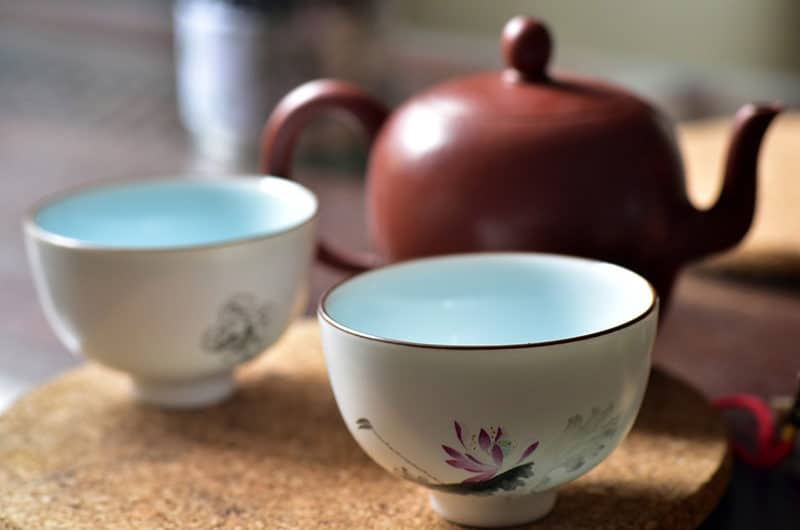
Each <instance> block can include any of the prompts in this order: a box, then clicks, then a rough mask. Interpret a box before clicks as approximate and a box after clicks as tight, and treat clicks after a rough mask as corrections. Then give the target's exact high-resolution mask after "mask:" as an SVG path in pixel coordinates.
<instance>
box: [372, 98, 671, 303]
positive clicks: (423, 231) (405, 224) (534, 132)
mask: <svg viewBox="0 0 800 530" xmlns="http://www.w3.org/2000/svg"><path fill="white" fill-rule="evenodd" d="M438 93H439V91H435V92H433V93H431V94H430V96H428V95H426V94H423V95H420V96H417V97H416V98H414V100H412V101H410V102H409V103H407V104H406V105H404V106H402V107H400V108H399V109H397V110H396V111H395V112H394V114H393V115H392V116H391V117H390V118H389V119H388V121H387V122H386V124H385V125H384V127H383V129H382V130H381V132H380V133H379V134H378V136H377V138H376V140H375V143H374V147H373V150H372V152H371V155H370V162H369V167H368V175H369V176H368V183H367V207H368V216H369V222H368V225H369V228H370V235H371V238H372V240H373V242H374V244H375V246H376V247H377V248H378V249H379V250H380V252H381V253H382V255H383V256H385V257H386V258H387V259H388V260H389V261H399V260H404V259H408V258H413V257H419V256H425V255H433V254H441V253H456V252H474V251H498V250H509V251H543V252H556V253H562V254H572V255H578V256H591V257H594V258H600V259H605V260H608V261H612V262H615V263H619V264H622V265H625V266H628V267H631V268H633V269H634V270H638V271H639V272H642V273H644V275H645V276H646V277H648V278H649V279H651V281H654V283H662V285H663V286H664V288H663V289H662V290H664V291H665V290H666V288H665V286H666V284H667V283H668V282H669V280H670V279H671V277H672V275H673V274H674V269H675V268H676V267H677V265H678V264H679V261H680V257H679V256H669V255H665V254H664V248H665V247H664V243H667V242H668V241H669V239H670V236H671V230H672V228H673V227H674V226H675V223H674V220H675V218H676V217H678V216H679V215H680V214H681V213H683V212H681V211H680V209H681V205H682V204H685V203H686V198H685V192H684V177H683V169H682V165H681V160H680V157H679V155H678V151H677V149H676V146H675V143H674V140H673V133H672V130H671V124H670V123H669V122H668V120H666V119H665V118H664V117H663V116H662V115H661V114H660V113H659V112H658V111H656V110H655V109H653V108H652V107H650V106H649V105H647V104H645V103H640V104H639V105H638V106H636V107H635V108H628V109H627V112H626V114H625V115H622V116H620V119H619V120H617V121H616V122H615V120H614V119H613V118H609V117H608V116H603V117H602V119H600V120H598V119H594V117H593V116H581V115H576V116H575V117H574V119H573V120H560V121H559V122H558V123H556V124H552V123H551V124H543V125H542V126H541V127H531V126H529V125H528V124H526V126H525V127H521V126H519V124H515V123H513V122H509V121H496V120H491V119H486V120H483V119H480V118H476V114H479V113H478V112H477V111H476V110H475V109H464V108H459V109H456V110H453V111H452V112H448V111H447V107H448V105H452V100H451V99H448V100H447V101H437V97H438ZM462 103H463V102H462ZM460 116H463V118H460ZM661 278H663V279H664V280H663V281H662V280H660V279H661ZM658 287H659V286H658V285H656V288H658Z"/></svg>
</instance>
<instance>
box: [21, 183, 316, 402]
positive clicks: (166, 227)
mask: <svg viewBox="0 0 800 530" xmlns="http://www.w3.org/2000/svg"><path fill="white" fill-rule="evenodd" d="M316 217H317V200H316V198H315V197H314V195H313V194H312V193H311V192H310V191H308V190H307V189H305V188H304V187H302V186H300V185H299V184H296V183H294V182H290V181H288V180H284V179H279V178H274V177H230V178H225V179H218V180H192V179H185V178H184V179H165V180H141V181H135V182H126V183H112V184H102V185H99V186H92V187H88V188H83V189H81V190H78V191H74V192H69V193H67V194H62V195H60V196H58V197H55V198H52V199H48V200H45V201H44V202H42V203H40V204H39V205H37V206H35V207H34V208H33V210H32V211H31V213H30V215H29V216H28V218H27V219H26V220H25V239H26V245H27V250H28V258H29V261H30V264H31V269H32V271H33V277H34V281H35V284H36V288H37V291H38V294H39V298H40V300H41V303H42V306H43V308H44V311H45V314H46V316H47V318H48V320H49V322H50V324H51V326H52V327H53V329H54V330H55V332H56V334H57V335H58V337H59V338H60V339H61V341H62V342H63V343H64V344H65V345H66V346H67V348H68V349H70V350H71V351H73V352H75V353H81V354H83V355H84V356H86V357H87V358H90V359H92V360H95V361H97V362H99V363H101V364H104V365H106V366H109V367H111V368H115V369H117V370H120V371H122V372H125V373H127V374H129V375H130V376H131V377H132V378H133V382H134V392H135V395H136V396H137V398H138V399H140V400H142V401H145V402H149V403H153V404H156V405H161V406H165V407H197V406H202V405H209V404H212V403H215V402H218V401H221V400H223V399H225V398H226V397H227V396H228V395H230V394H231V392H232V391H233V389H234V378H233V370H234V368H235V367H236V366H237V365H239V364H241V363H243V362H244V361H246V360H248V359H251V358H253V357H254V356H256V355H258V354H260V353H261V352H262V351H264V349H265V348H267V347H268V346H269V345H271V344H272V343H273V342H274V341H275V340H277V338H278V337H279V336H280V335H281V333H282V332H283V331H284V330H285V329H286V327H287V326H288V325H289V322H290V320H291V319H292V317H293V316H295V315H297V313H298V312H299V311H300V310H301V309H302V307H303V305H304V301H305V298H306V293H307V291H308V289H307V274H308V270H309V267H310V264H311V261H312V258H313V253H314V225H315V221H316Z"/></svg>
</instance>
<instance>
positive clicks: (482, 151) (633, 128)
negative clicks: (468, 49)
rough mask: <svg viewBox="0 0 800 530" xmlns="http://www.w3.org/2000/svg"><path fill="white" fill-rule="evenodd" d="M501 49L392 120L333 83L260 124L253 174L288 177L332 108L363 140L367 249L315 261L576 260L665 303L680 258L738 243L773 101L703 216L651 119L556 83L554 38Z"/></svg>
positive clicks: (508, 43)
mask: <svg viewBox="0 0 800 530" xmlns="http://www.w3.org/2000/svg"><path fill="white" fill-rule="evenodd" d="M501 44H502V51H503V54H504V57H505V62H506V68H505V69H504V70H502V71H493V72H485V73H479V74H475V75H471V76H467V77H464V78H460V79H454V80H451V81H448V82H445V83H443V84H440V85H438V86H435V87H432V88H430V89H428V90H427V91H425V92H423V93H421V94H418V95H417V96H416V97H414V98H412V99H410V100H409V101H407V102H405V103H404V104H403V105H402V106H401V107H399V108H398V109H397V110H396V111H395V112H393V113H391V114H389V111H388V110H387V109H386V107H385V106H384V105H383V104H382V103H380V102H379V101H377V100H375V99H374V98H372V97H371V96H369V95H368V94H367V93H365V92H364V91H362V90H361V89H359V88H357V87H355V86H353V85H351V84H349V83H345V82H342V81H334V80H320V81H312V82H309V83H307V84H304V85H302V86H300V87H298V88H296V89H295V90H293V91H292V92H290V93H289V94H288V95H287V96H286V97H285V98H284V99H283V100H282V101H281V102H280V103H279V104H278V105H277V107H276V108H275V110H274V112H273V113H272V115H271V116H270V118H269V120H268V121H267V124H266V126H265V128H264V134H263V143H262V145H263V154H262V170H263V172H265V173H269V174H272V175H278V176H283V177H289V176H290V174H291V171H290V169H291V158H292V152H293V150H294V146H295V143H296V140H297V138H298V136H299V134H300V133H301V132H302V130H303V128H304V127H305V126H306V124H307V123H308V122H309V121H311V120H312V119H314V118H315V117H317V116H318V115H319V114H320V113H321V112H322V111H326V110H332V109H333V110H340V111H344V113H346V114H349V115H350V116H352V117H354V118H355V119H356V120H357V121H358V122H359V123H360V124H361V125H362V127H363V129H364V130H365V132H366V133H367V134H368V135H369V137H370V138H372V139H373V140H374V142H373V146H372V150H371V152H370V158H369V164H368V181H367V207H368V216H369V222H368V224H369V230H370V234H371V237H372V240H373V243H374V244H375V246H376V247H377V249H378V251H379V254H378V255H373V256H366V257H365V256H363V255H362V256H359V255H356V254H353V253H350V252H345V251H342V250H339V249H336V248H333V247H331V246H329V245H327V244H322V245H321V246H320V253H319V257H320V259H322V260H323V261H326V262H327V263H330V264H333V265H335V266H337V267H340V268H346V269H349V270H354V271H355V270H363V269H367V268H370V267H372V266H375V265H378V264H381V263H384V262H387V261H388V262H392V261H399V260H405V259H409V258H414V257H418V256H425V255H432V254H445V253H455V252H470V251H479V250H528V251H543V252H556V253H563V254H573V255H580V256H587V257H592V258H597V259H603V260H607V261H611V262H615V263H619V264H621V265H624V266H627V267H628V268H631V269H633V270H635V271H638V272H640V273H641V274H643V275H644V276H645V277H646V278H648V279H649V280H650V281H651V282H652V283H653V284H654V286H655V287H656V289H657V290H658V292H659V295H660V296H661V299H662V305H664V306H665V305H666V303H667V301H668V298H669V294H670V291H671V288H672V284H673V280H674V278H675V275H676V273H677V271H678V269H679V268H680V266H681V265H682V264H683V263H685V262H687V261H690V260H693V259H697V258H700V257H702V256H704V255H706V254H709V253H713V252H718V251H721V250H724V249H726V248H728V247H731V246H733V245H734V244H736V243H737V242H738V241H739V240H741V239H742V237H744V235H745V234H746V233H747V230H748V229H749V227H750V223H751V221H752V217H753V211H754V206H755V191H756V165H757V159H758V152H759V148H760V144H761V139H762V137H763V135H764V133H765V131H766V129H767V127H768V126H769V124H770V122H771V121H772V119H773V117H774V116H775V115H776V114H778V112H780V106H778V105H775V104H766V105H747V106H745V107H742V109H741V110H740V111H739V112H738V114H737V116H736V123H735V125H734V128H733V135H732V138H731V144H730V148H729V151H728V156H727V161H726V166H725V176H724V182H723V187H722V192H721V194H720V197H719V200H718V201H717V203H716V204H715V205H714V206H713V207H712V208H710V209H709V210H705V211H701V210H697V209H695V208H694V206H693V205H692V204H691V202H690V201H689V199H688V197H687V195H686V190H685V183H684V174H683V164H682V161H681V158H680V154H679V152H678V147H677V144H676V142H675V134H674V132H673V129H672V125H671V123H670V122H669V120H668V119H667V118H666V116H665V115H664V114H663V113H661V112H659V111H658V110H657V109H656V108H655V107H653V106H652V105H651V104H650V103H648V102H646V101H644V100H642V99H640V98H638V97H637V96H635V95H633V94H631V93H630V92H627V91H625V90H623V89H621V88H619V87H615V86H612V85H610V84H607V83H604V82H601V81H597V80H592V79H588V78H584V77H578V76H568V75H560V74H559V75H558V76H556V75H553V74H552V73H551V72H550V70H549V68H548V63H549V61H550V55H551V50H552V47H553V42H552V39H551V36H550V32H549V31H548V29H547V28H546V26H545V25H544V24H542V23H541V22H540V21H538V20H535V19H532V18H527V17H516V18H514V19H512V20H511V21H509V22H508V23H507V24H506V26H505V29H504V31H503V35H502V39H501Z"/></svg>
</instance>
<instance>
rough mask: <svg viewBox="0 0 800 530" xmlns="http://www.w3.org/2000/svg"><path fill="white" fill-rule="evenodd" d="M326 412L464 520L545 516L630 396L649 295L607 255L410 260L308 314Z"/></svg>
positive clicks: (597, 452) (445, 511) (622, 430)
mask: <svg viewBox="0 0 800 530" xmlns="http://www.w3.org/2000/svg"><path fill="white" fill-rule="evenodd" d="M319 320H320V323H321V326H322V344H323V348H324V351H325V357H326V362H327V366H328V370H329V373H330V379H331V384H332V386H333V392H334V395H335V397H336V401H337V403H338V406H339V410H340V412H341V414H342V417H343V418H344V421H345V423H346V424H347V427H348V428H349V430H350V432H351V433H352V434H353V436H354V437H355V439H356V441H357V442H358V443H359V444H360V445H361V447H362V448H363V449H364V451H366V453H367V454H368V455H369V456H370V457H372V458H373V459H374V460H375V461H376V462H377V463H379V464H380V465H381V466H383V467H384V468H386V469H387V470H389V471H391V472H393V473H395V474H397V475H399V476H401V477H403V478H406V479H408V480H412V481H414V482H416V483H418V484H421V485H423V486H425V487H427V488H429V490H430V492H431V504H432V506H433V509H434V510H435V511H436V512H438V513H439V514H441V515H442V516H443V517H445V518H447V519H449V520H451V521H454V522H456V523H460V524H466V525H471V526H507V525H514V524H522V523H525V522H529V521H533V520H536V519H538V518H540V517H543V516H544V515H546V514H547V513H549V511H550V510H551V509H552V508H553V506H554V503H555V501H556V490H557V488H558V486H560V485H561V484H564V483H565V482H568V481H571V480H574V479H575V478H577V477H579V476H580V475H583V474H584V473H586V472H587V471H589V470H590V469H592V468H593V467H594V466H596V465H597V464H599V463H600V462H601V461H602V460H603V459H604V458H605V457H606V456H608V454H609V453H610V452H611V451H612V450H613V449H614V448H615V447H616V446H617V445H618V444H619V443H620V441H621V440H622V439H623V438H624V437H625V435H626V433H627V432H628V431H629V430H630V428H631V426H632V424H633V421H634V419H635V418H636V414H637V412H638V410H639V407H640V405H641V402H642V397H643V395H644V391H645V387H646V385H647V379H648V374H649V370H650V351H651V348H652V345H653V340H654V337H655V333H656V326H657V322H658V301H657V297H656V294H655V291H654V290H653V288H652V287H651V285H650V284H649V283H648V282H647V281H646V280H645V279H643V278H642V277H641V276H639V275H637V274H635V273H633V272H631V271H629V270H627V269H624V268H622V267H618V266H616V265H612V264H609V263H604V262H599V261H592V260H587V259H581V258H572V257H566V256H557V255H547V254H532V253H496V254H493V253H488V254H471V255H459V256H449V257H439V258H428V259H420V260H415V261H409V262H405V263H401V264H397V265H392V266H389V267H385V268H383V269H378V270H374V271H370V272H367V273H364V274H361V275H359V276H356V277H354V278H352V279H350V280H347V281H345V282H344V283H342V284H339V285H338V286H336V287H334V288H333V289H332V290H330V291H329V292H328V293H327V294H326V295H325V296H324V297H323V299H322V301H321V303H320V307H319Z"/></svg>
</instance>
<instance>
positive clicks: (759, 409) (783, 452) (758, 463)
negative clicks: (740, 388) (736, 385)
mask: <svg viewBox="0 0 800 530" xmlns="http://www.w3.org/2000/svg"><path fill="white" fill-rule="evenodd" d="M714 406H716V407H717V408H720V409H723V410H725V409H735V410H744V411H747V412H749V413H750V414H751V415H752V416H753V419H754V420H755V423H756V433H755V434H756V437H755V448H754V449H750V448H748V447H747V446H746V445H745V444H742V443H739V442H737V441H735V440H734V441H732V442H731V445H732V447H733V452H734V454H735V455H736V456H737V457H739V458H741V459H742V460H743V461H744V462H746V463H748V464H749V465H751V466H753V467H755V468H759V469H767V468H770V467H774V466H776V465H777V464H779V463H780V462H781V461H782V460H783V459H785V458H786V457H787V456H788V455H789V454H790V453H791V452H792V448H793V447H794V441H795V437H796V436H797V427H796V426H794V425H792V424H791V423H787V424H786V425H784V426H783V428H782V429H781V432H780V433H778V434H777V436H776V427H775V420H774V414H773V412H772V409H770V408H769V406H768V405H767V404H766V403H765V402H764V400H763V399H761V398H759V397H757V396H753V395H750V394H735V395H732V396H726V397H723V398H720V399H717V400H716V401H714Z"/></svg>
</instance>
